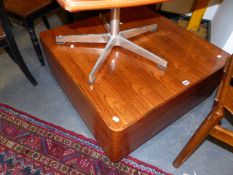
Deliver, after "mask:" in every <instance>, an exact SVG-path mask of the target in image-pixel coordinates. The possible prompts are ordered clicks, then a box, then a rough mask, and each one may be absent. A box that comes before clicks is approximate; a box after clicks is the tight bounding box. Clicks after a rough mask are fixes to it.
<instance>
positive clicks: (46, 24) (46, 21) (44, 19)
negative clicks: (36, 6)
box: [42, 16, 51, 29]
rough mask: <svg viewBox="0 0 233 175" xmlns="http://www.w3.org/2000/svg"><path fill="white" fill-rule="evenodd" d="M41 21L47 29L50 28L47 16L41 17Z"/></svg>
mask: <svg viewBox="0 0 233 175" xmlns="http://www.w3.org/2000/svg"><path fill="white" fill-rule="evenodd" d="M42 21H43V23H44V25H45V27H46V28H47V29H51V26H50V24H49V21H48V18H47V17H46V16H43V17H42Z"/></svg>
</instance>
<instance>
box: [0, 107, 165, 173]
mask: <svg viewBox="0 0 233 175" xmlns="http://www.w3.org/2000/svg"><path fill="white" fill-rule="evenodd" d="M0 174H6V175H40V174H43V175H44V174H45V175H60V174H65V175H86V174H90V175H128V174H130V175H168V174H167V173H165V172H164V171H162V170H160V169H159V168H156V167H154V166H152V165H148V164H146V163H144V162H141V161H139V160H137V159H135V158H132V157H126V158H124V159H122V160H121V161H120V162H118V163H112V162H110V161H109V159H108V158H107V157H106V156H105V155H104V152H103V151H102V149H101V148H100V147H99V146H98V145H97V144H96V141H94V140H92V139H88V138H86V137H84V136H82V135H79V134H76V133H74V132H71V131H68V130H65V129H63V128H61V127H59V126H56V125H54V124H51V123H48V122H45V121H42V120H40V119H37V118H36V117H33V116H31V115H29V114H27V113H25V112H21V111H19V110H17V109H14V108H12V107H10V106H7V105H4V104H0Z"/></svg>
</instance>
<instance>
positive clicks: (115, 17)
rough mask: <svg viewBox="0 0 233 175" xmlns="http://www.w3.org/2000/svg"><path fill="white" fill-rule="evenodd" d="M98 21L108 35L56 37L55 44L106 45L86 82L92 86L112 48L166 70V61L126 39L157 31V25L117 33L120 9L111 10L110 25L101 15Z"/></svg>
mask: <svg viewBox="0 0 233 175" xmlns="http://www.w3.org/2000/svg"><path fill="white" fill-rule="evenodd" d="M100 19H101V20H102V21H103V23H104V27H105V29H106V30H107V31H108V33H105V34H86V35H66V36H57V37H56V42H57V43H58V44H64V43H66V42H80V43H107V45H106V46H105V48H104V50H103V51H102V53H101V55H100V57H99V58H98V60H97V62H96V63H95V65H94V67H93V68H92V70H91V72H90V74H89V77H88V82H89V84H93V83H94V82H95V79H96V78H95V73H96V72H97V71H98V70H99V69H100V67H101V65H102V64H103V62H104V61H105V60H106V58H107V56H108V54H109V52H110V51H111V50H112V48H113V47H114V46H120V47H123V48H125V49H127V50H129V51H131V52H134V53H136V54H138V55H140V56H142V57H144V58H146V59H148V60H150V61H152V62H154V63H156V64H157V65H158V67H159V68H161V69H166V68H167V65H168V63H167V61H166V60H164V59H163V58H161V57H159V56H157V55H155V54H154V53H152V52H150V51H148V50H146V49H144V48H142V47H140V46H138V45H137V44H135V43H133V42H131V41H129V40H128V38H131V37H135V36H137V35H140V34H143V33H146V32H154V31H156V30H157V24H152V25H147V26H143V27H137V28H134V29H129V30H125V31H121V32H120V31H119V23H120V22H119V20H120V9H112V10H111V23H110V24H109V23H108V22H107V20H106V18H105V17H104V16H103V15H100Z"/></svg>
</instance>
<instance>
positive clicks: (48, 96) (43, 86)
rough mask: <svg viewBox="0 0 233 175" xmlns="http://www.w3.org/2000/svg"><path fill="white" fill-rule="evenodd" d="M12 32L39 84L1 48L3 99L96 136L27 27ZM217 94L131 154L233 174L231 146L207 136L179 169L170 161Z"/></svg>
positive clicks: (168, 166)
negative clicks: (44, 63) (45, 62)
mask: <svg viewBox="0 0 233 175" xmlns="http://www.w3.org/2000/svg"><path fill="white" fill-rule="evenodd" d="M49 21H50V23H51V26H53V27H56V26H59V25H62V24H63V23H62V22H61V20H60V17H58V16H57V15H53V16H51V17H50V18H49ZM36 30H37V33H38V32H39V31H42V30H45V27H44V26H43V24H42V23H41V22H40V21H38V23H37V25H36ZM14 33H15V35H16V39H17V43H18V45H19V48H20V50H21V52H22V55H23V56H24V58H25V60H26V62H27V64H28V66H29V68H30V69H31V72H32V73H33V75H34V76H35V78H36V79H37V81H38V82H39V85H38V86H37V87H33V86H32V85H31V84H30V83H29V81H27V79H26V78H25V77H24V75H23V74H22V73H21V72H20V70H19V69H18V67H17V66H16V65H15V64H14V63H13V62H12V61H11V59H10V58H9V56H8V55H7V54H6V53H5V52H4V51H3V50H1V51H0V102H1V103H6V104H8V105H11V106H14V107H16V108H18V109H21V110H23V111H26V112H28V113H30V114H33V115H35V116H37V117H39V118H41V119H44V120H46V121H49V122H52V123H54V124H57V125H60V126H62V127H64V128H66V129H69V130H72V131H75V132H78V133H80V134H83V135H85V136H87V137H91V138H93V136H92V134H91V133H90V132H89V130H88V129H87V128H86V126H85V124H84V123H83V122H82V120H81V119H80V117H79V114H78V113H77V112H76V111H75V110H74V108H73V106H72V105H71V104H70V102H69V100H68V99H67V97H66V96H65V95H64V93H63V92H62V90H61V88H60V87H59V86H58V84H57V83H56V81H55V79H54V78H53V76H52V75H51V73H50V71H49V67H48V65H47V66H45V67H41V66H40V64H39V61H38V59H37V57H36V55H35V52H34V50H33V48H32V45H31V42H30V39H29V37H28V35H27V33H26V31H25V30H24V28H22V27H20V26H18V25H14ZM213 97H214V95H212V96H211V97H210V98H209V99H207V100H206V101H204V102H203V103H202V104H200V105H199V106H197V107H196V108H194V109H193V110H192V111H190V112H189V113H187V114H186V115H184V116H183V117H182V118H181V119H179V120H178V121H176V122H175V123H174V124H172V125H170V126H169V127H167V128H166V129H165V130H163V131H162V132H160V133H159V134H158V135H156V136H154V137H153V138H152V139H150V140H149V141H148V142H146V143H145V144H144V145H143V146H141V147H140V148H138V149H137V150H136V151H134V152H133V153H132V154H131V155H132V156H134V157H136V158H138V159H140V160H142V161H145V162H147V163H150V164H152V165H155V166H157V167H159V168H161V169H163V170H165V171H167V172H170V173H173V174H177V175H183V174H189V175H194V174H195V173H196V175H232V174H233V166H232V165H233V154H232V152H229V151H227V150H226V149H224V148H222V147H219V146H217V145H216V144H213V143H212V142H210V141H208V140H207V141H205V142H204V143H203V144H202V145H201V146H200V148H199V149H198V150H197V151H196V152H195V153H194V154H193V155H192V156H191V157H190V159H188V160H187V161H186V162H185V164H184V165H183V166H182V167H181V168H179V169H175V168H173V166H172V161H173V160H174V158H175V157H176V155H177V154H178V153H179V151H180V150H181V148H182V147H183V146H184V144H185V143H186V142H187V140H188V139H189V138H190V137H191V135H192V134H193V132H194V131H195V129H196V128H197V127H198V126H199V124H200V123H201V121H202V120H203V119H204V117H205V116H206V115H207V113H208V112H209V110H210V108H211V104H212V102H213Z"/></svg>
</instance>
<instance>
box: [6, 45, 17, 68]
mask: <svg viewBox="0 0 233 175" xmlns="http://www.w3.org/2000/svg"><path fill="white" fill-rule="evenodd" d="M5 50H6V52H7V53H8V55H9V56H10V57H11V59H12V60H13V61H14V62H15V63H16V64H17V62H16V60H15V58H14V55H12V53H11V51H10V48H9V47H6V48H5Z"/></svg>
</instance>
